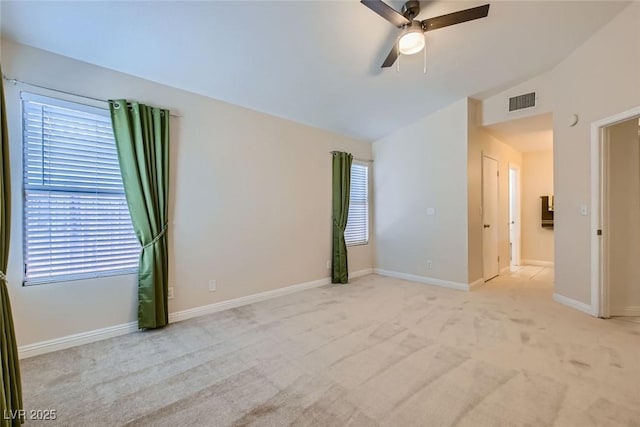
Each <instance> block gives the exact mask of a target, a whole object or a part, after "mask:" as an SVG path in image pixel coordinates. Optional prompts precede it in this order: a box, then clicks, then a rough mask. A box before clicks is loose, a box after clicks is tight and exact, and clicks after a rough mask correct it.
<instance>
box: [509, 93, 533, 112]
mask: <svg viewBox="0 0 640 427" xmlns="http://www.w3.org/2000/svg"><path fill="white" fill-rule="evenodd" d="M535 106H536V93H535V92H531V93H525V94H524V95H518V96H514V97H511V98H509V112H510V113H511V112H513V111H519V110H524V109H526V108H533V107H535Z"/></svg>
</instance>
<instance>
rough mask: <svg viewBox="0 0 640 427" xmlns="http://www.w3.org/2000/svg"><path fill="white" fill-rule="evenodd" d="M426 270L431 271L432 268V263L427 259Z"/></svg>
mask: <svg viewBox="0 0 640 427" xmlns="http://www.w3.org/2000/svg"><path fill="white" fill-rule="evenodd" d="M427 268H428V269H429V270H431V268H433V263H432V262H431V260H430V259H428V260H427Z"/></svg>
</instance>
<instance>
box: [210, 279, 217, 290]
mask: <svg viewBox="0 0 640 427" xmlns="http://www.w3.org/2000/svg"><path fill="white" fill-rule="evenodd" d="M216 289H217V284H216V281H215V280H209V292H215V291H216Z"/></svg>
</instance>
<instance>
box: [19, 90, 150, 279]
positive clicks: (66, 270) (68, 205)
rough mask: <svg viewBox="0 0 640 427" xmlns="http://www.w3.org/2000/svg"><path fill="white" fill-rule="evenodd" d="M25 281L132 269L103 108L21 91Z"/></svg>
mask: <svg viewBox="0 0 640 427" xmlns="http://www.w3.org/2000/svg"><path fill="white" fill-rule="evenodd" d="M22 111H23V166H24V263H25V284H34V283H42V282H52V281H62V280H73V279H80V278H87V277H96V276H105V275H113V274H123V273H130V272H135V271H136V270H137V268H138V257H139V254H140V244H139V243H138V239H137V238H136V236H135V233H134V231H133V227H132V225H131V217H130V215H129V210H128V208H127V202H126V199H125V195H124V188H123V186H122V177H121V175H120V166H119V164H118V156H117V152H116V145H115V140H114V137H113V130H112V127H111V118H110V116H109V112H108V110H103V109H100V108H95V107H89V106H86V105H81V104H76V103H71V102H66V101H61V100H57V99H53V98H48V97H43V96H38V95H32V94H27V93H22Z"/></svg>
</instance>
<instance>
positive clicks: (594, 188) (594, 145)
mask: <svg viewBox="0 0 640 427" xmlns="http://www.w3.org/2000/svg"><path fill="white" fill-rule="evenodd" d="M639 116H640V106H638V107H635V108H632V109H630V110H627V111H624V112H622V113H619V114H615V115H613V116H610V117H607V118H604V119H601V120H597V121H595V122H592V123H591V230H590V232H591V314H593V315H594V316H597V317H604V318H607V317H609V315H610V307H609V283H608V281H607V280H605V279H604V277H603V273H604V272H605V271H606V266H605V262H607V259H606V258H607V257H606V253H605V251H606V250H607V248H606V247H605V244H606V241H605V239H602V238H601V237H602V236H601V235H598V230H602V229H603V226H606V224H605V223H604V221H605V220H606V214H605V211H604V209H605V207H606V205H605V202H606V201H605V200H603V199H604V197H605V195H606V192H605V191H604V188H603V184H604V173H605V172H606V170H605V168H606V163H605V160H606V150H605V149H606V145H605V144H606V142H607V140H606V138H607V135H606V132H605V130H606V128H607V127H609V126H611V125H615V124H616V123H620V122H624V121H626V120H629V119H633V118H636V117H639Z"/></svg>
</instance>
